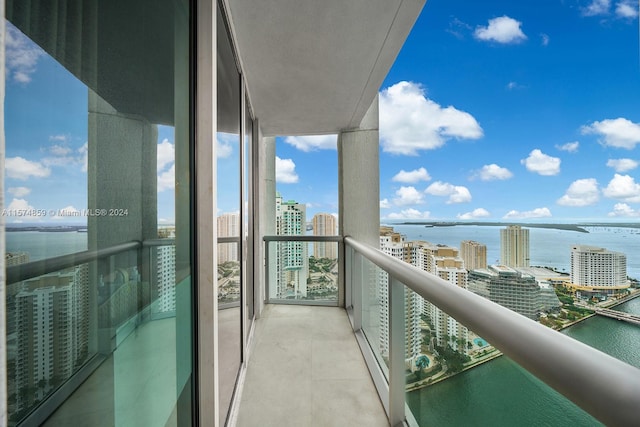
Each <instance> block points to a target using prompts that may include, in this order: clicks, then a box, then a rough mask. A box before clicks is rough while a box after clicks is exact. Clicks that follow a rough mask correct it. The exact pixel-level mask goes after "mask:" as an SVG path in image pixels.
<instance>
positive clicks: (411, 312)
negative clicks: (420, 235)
mask: <svg viewBox="0 0 640 427" xmlns="http://www.w3.org/2000/svg"><path fill="white" fill-rule="evenodd" d="M380 250H381V251H382V252H384V253H386V254H388V255H391V256H392V257H394V258H398V259H401V260H403V261H406V260H407V257H409V258H410V257H411V255H410V251H408V250H407V247H406V244H405V240H404V236H402V235H401V234H400V233H396V232H394V231H393V228H391V227H381V228H380ZM378 283H379V285H378V291H379V299H380V351H381V352H382V354H383V355H384V356H387V355H388V354H389V293H388V292H389V278H388V275H387V274H385V273H384V272H380V274H379V279H378ZM420 300H421V298H420V296H419V295H418V294H416V293H415V292H413V291H412V290H411V289H408V288H406V287H405V288H404V313H405V358H407V359H409V358H412V357H415V356H418V355H419V354H420V350H421V346H422V336H421V331H420V308H421V304H420V302H421V301H420Z"/></svg>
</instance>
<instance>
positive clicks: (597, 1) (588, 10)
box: [582, 0, 611, 16]
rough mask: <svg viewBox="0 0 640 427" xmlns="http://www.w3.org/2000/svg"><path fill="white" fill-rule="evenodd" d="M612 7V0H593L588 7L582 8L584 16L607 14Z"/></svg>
mask: <svg viewBox="0 0 640 427" xmlns="http://www.w3.org/2000/svg"><path fill="white" fill-rule="evenodd" d="M610 7H611V0H592V1H591V3H589V5H588V6H587V7H583V8H582V15H583V16H597V15H607V14H608V13H609V8H610Z"/></svg>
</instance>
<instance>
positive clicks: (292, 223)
mask: <svg viewBox="0 0 640 427" xmlns="http://www.w3.org/2000/svg"><path fill="white" fill-rule="evenodd" d="M306 224H307V220H306V206H305V205H304V204H301V203H298V202H296V201H295V200H288V201H285V200H283V198H282V196H281V195H280V193H277V194H276V235H278V236H304V235H305V233H306ZM277 247H278V249H277V251H276V254H277V258H276V266H277V267H276V268H277V272H276V286H275V287H274V288H273V289H270V292H271V296H272V297H276V298H287V297H306V296H307V278H308V277H309V255H308V254H309V250H308V245H307V243H305V242H282V243H277Z"/></svg>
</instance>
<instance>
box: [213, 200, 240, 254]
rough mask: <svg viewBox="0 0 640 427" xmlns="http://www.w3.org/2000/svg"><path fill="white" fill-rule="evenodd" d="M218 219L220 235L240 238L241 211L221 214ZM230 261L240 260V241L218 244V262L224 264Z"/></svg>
mask: <svg viewBox="0 0 640 427" xmlns="http://www.w3.org/2000/svg"><path fill="white" fill-rule="evenodd" d="M217 221H218V237H236V238H240V214H239V213H226V214H222V215H219V216H218V218H217ZM228 261H236V262H237V261H238V243H219V244H218V263H219V264H222V263H224V262H228Z"/></svg>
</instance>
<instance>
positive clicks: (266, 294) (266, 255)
mask: <svg viewBox="0 0 640 427" xmlns="http://www.w3.org/2000/svg"><path fill="white" fill-rule="evenodd" d="M270 246H271V245H270V243H269V242H264V299H265V300H266V301H267V302H268V301H269V300H270V299H271V293H270V292H271V291H270V288H269V285H270V283H269V282H270V279H271V269H270V268H269V267H270V264H269V247H270Z"/></svg>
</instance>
